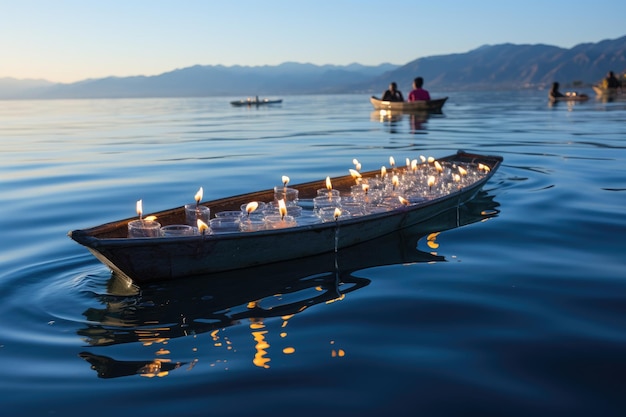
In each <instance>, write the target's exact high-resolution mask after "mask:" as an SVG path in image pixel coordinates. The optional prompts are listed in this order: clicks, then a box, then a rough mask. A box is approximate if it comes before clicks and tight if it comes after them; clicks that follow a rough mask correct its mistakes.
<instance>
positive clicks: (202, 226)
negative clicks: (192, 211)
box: [197, 219, 209, 234]
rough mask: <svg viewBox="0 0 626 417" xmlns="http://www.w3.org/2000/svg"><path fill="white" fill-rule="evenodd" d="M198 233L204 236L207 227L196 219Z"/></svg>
mask: <svg viewBox="0 0 626 417" xmlns="http://www.w3.org/2000/svg"><path fill="white" fill-rule="evenodd" d="M197 222H198V232H200V233H201V234H205V233H206V232H207V231H208V230H209V225H208V224H206V223H205V222H203V221H202V220H200V219H198V221H197Z"/></svg>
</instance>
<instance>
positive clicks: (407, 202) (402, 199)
mask: <svg viewBox="0 0 626 417" xmlns="http://www.w3.org/2000/svg"><path fill="white" fill-rule="evenodd" d="M398 200H400V203H402V205H404V206H408V205H409V204H410V202H409V200H407V199H406V198H404V197H402V196H400V195H399V196H398Z"/></svg>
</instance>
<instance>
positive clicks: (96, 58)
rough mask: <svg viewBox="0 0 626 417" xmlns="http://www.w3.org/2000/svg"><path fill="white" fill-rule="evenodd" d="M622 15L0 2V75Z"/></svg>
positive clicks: (567, 34) (577, 0) (397, 44)
mask: <svg viewBox="0 0 626 417" xmlns="http://www.w3.org/2000/svg"><path fill="white" fill-rule="evenodd" d="M624 16H626V2H625V1H624V0H603V1H590V0H569V1H563V0H524V1H510V0H436V1H420V0H378V1H371V0H310V1H306V0H222V1H214V0H171V1H169V0H106V1H98V0H0V78H3V77H12V78H17V79H45V80H48V81H53V82H61V83H71V82H76V81H82V80H86V79H91V78H104V77H108V76H117V77H126V76H134V75H158V74H162V73H164V72H169V71H173V70H175V69H178V68H186V67H190V66H193V65H225V66H232V65H244V66H262V65H279V64H281V63H283V62H300V63H312V64H316V65H325V64H335V65H348V64H351V63H359V64H363V65H378V64H381V63H392V64H397V65H403V64H406V63H408V62H411V61H413V60H415V59H418V58H422V57H427V56H433V55H446V54H452V53H463V52H468V51H470V50H472V49H475V48H478V47H480V46H482V45H485V44H490V45H495V44H501V43H514V44H547V45H554V46H559V47H563V48H571V47H573V46H575V45H578V44H580V43H588V42H594V43H595V42H599V41H601V40H605V39H616V38H620V37H622V36H624V35H626V25H625V24H624Z"/></svg>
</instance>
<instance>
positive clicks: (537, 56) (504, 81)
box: [362, 36, 626, 91]
mask: <svg viewBox="0 0 626 417" xmlns="http://www.w3.org/2000/svg"><path fill="white" fill-rule="evenodd" d="M609 70H613V71H615V73H616V74H620V73H623V72H625V71H626V36H624V37H622V38H619V39H615V40H605V41H601V42H598V43H584V44H580V45H576V46H574V47H573V48H571V49H564V48H559V47H556V46H549V45H514V44H509V43H507V44H501V45H493V46H491V45H485V46H481V47H480V48H477V49H474V50H472V51H469V52H466V53H463V54H451V55H441V56H432V57H426V58H420V59H416V60H415V61H411V62H409V63H408V64H406V65H404V66H402V67H400V68H398V69H396V70H393V71H390V72H389V73H386V74H382V75H381V76H380V77H377V78H375V79H373V80H371V81H370V82H368V83H367V84H364V85H362V89H364V90H372V89H378V90H380V89H381V86H384V85H386V83H388V81H389V80H394V81H396V82H397V83H398V87H401V89H402V90H408V89H410V88H411V83H412V80H413V78H415V77H416V76H418V75H420V76H422V77H424V80H425V87H426V88H427V89H434V90H438V91H443V90H485V89H524V88H547V87H548V86H549V85H550V84H552V82H554V81H558V82H559V83H560V84H561V85H562V86H567V85H588V84H593V83H596V82H598V81H599V80H601V79H602V78H603V77H605V76H606V74H607V72H608V71H609Z"/></svg>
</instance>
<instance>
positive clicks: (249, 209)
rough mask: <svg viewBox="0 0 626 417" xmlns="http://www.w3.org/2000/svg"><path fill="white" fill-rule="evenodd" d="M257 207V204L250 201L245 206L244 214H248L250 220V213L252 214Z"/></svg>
mask: <svg viewBox="0 0 626 417" xmlns="http://www.w3.org/2000/svg"><path fill="white" fill-rule="evenodd" d="M258 207H259V203H257V202H256V201H252V202H250V203H248V204H246V213H247V214H248V218H250V213H252V212H253V211H254V210H256V209H257V208H258Z"/></svg>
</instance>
